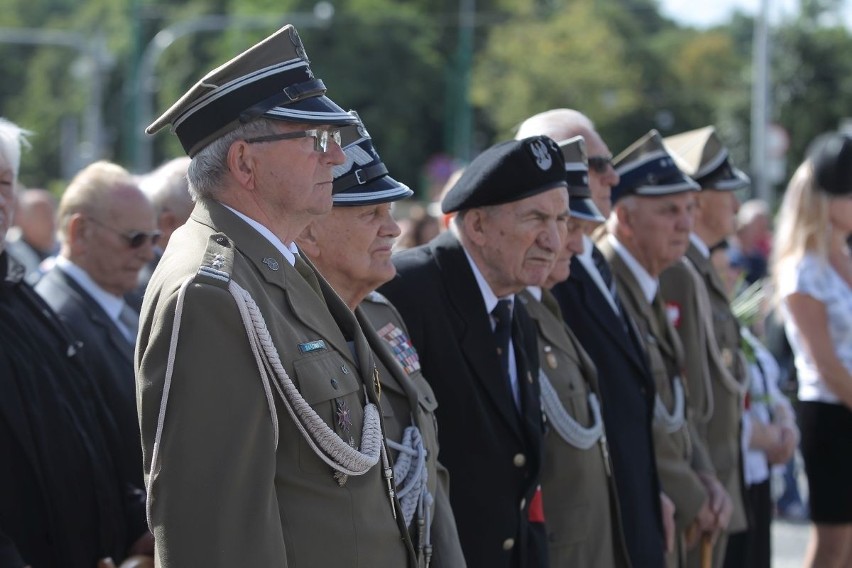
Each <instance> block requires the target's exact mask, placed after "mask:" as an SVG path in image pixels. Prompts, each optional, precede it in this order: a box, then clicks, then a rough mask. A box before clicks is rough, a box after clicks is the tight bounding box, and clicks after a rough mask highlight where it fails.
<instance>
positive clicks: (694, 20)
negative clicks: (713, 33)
mask: <svg viewBox="0 0 852 568" xmlns="http://www.w3.org/2000/svg"><path fill="white" fill-rule="evenodd" d="M659 4H660V8H661V10H662V12H663V13H664V14H666V15H667V16H670V17H672V18H674V19H675V20H678V21H680V22H682V23H684V24H689V25H693V26H696V27H707V26H712V25H714V24H719V23H723V22H726V21H727V20H728V18H729V16H730V14H731V12H733V11H734V10H735V9H739V10H740V11H742V12H745V13H747V14H752V15H753V14H755V13H756V12H757V11H758V9H759V7H760V4H761V2H760V0H713V1H706V0H705V1H702V0H659ZM769 6H770V7H769V16H770V20H771V21H777V20H778V19H780V18H784V17H789V16H791V15H792V14H795V13H796V12H797V11H798V6H799V1H798V0H769ZM843 19H844V21H845V22H846V25H847V27H850V28H852V1H850V0H845V7H844V10H843Z"/></svg>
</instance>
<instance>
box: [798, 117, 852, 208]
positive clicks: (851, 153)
mask: <svg viewBox="0 0 852 568" xmlns="http://www.w3.org/2000/svg"><path fill="white" fill-rule="evenodd" d="M808 154H809V157H810V159H811V161H812V162H813V168H814V177H815V178H816V182H817V185H818V186H819V187H820V188H821V189H822V190H823V191H825V192H826V193H828V194H829V195H849V194H850V193H852V134H849V133H844V132H830V133H825V134H821V135H820V136H818V137H817V138H816V139H815V140H814V141H813V142H812V143H811V145H810V148H809V152H808Z"/></svg>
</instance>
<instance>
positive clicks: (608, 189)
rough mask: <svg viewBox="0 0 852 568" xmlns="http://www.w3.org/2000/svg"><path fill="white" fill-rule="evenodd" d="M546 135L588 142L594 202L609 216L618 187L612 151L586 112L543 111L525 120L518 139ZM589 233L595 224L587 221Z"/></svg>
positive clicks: (568, 110)
mask: <svg viewBox="0 0 852 568" xmlns="http://www.w3.org/2000/svg"><path fill="white" fill-rule="evenodd" d="M537 134H543V135H545V136H549V137H550V138H553V139H554V140H556V141H557V142H562V141H564V140H568V139H569V138H573V137H575V136H582V137H583V139H584V140H585V142H586V153H587V154H588V156H589V189H591V191H592V200H593V201H594V202H595V205H597V206H598V209H600V210H601V213H603V214H604V216H609V212H610V209H611V208H612V204H611V201H610V194H611V193H612V187H613V186H615V185H618V181H619V177H618V174H617V173H616V172H615V169H613V167H612V165H611V164H610V163H609V159H610V158H611V157H612V152H610V151H609V147H607V145H606V143H605V142H604V141H603V139H602V138H601V137H600V134H598V132H597V130H595V125H594V123H593V122H592V121H591V120H590V119H589V117H587V116H586V115H584V114H583V113H581V112H579V111H576V110H573V109H569V108H557V109H551V110H548V111H544V112H540V113H538V114H536V115H533V116H531V117H529V118H528V119H526V120H525V121H523V122H522V123H521V126H520V127H519V128H518V133H517V134H516V135H515V138H517V139H521V138H526V137H528V136H535V135H537ZM584 224H585V225H586V226H587V229H586V232H587V233H588V232H591V230H592V229H594V227H595V223H594V222H584Z"/></svg>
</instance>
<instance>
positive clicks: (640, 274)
mask: <svg viewBox="0 0 852 568" xmlns="http://www.w3.org/2000/svg"><path fill="white" fill-rule="evenodd" d="M607 239H609V243H610V244H611V245H612V248H613V249H615V252H616V254H618V256H620V257H621V259H622V260H623V261H624V264H626V265H627V268H629V269H630V272H632V273H633V277H634V278H636V281H637V282H638V283H639V288H640V289H641V290H642V294H643V295H644V296H645V299H646V300H648V303H649V304H650V303H651V302H653V301H654V296H656V295H657V288H658V287H659V285H660V282H659V281H658V280H657V279H656V278H654V277H653V276H651V275H650V274H648V271H647V270H645V267H643V266H642V265H641V264H639V261H638V260H636V258H635V257H634V256H633V255H632V254H630V251H629V250H627V248H626V247H625V246H624V245H622V244H621V243H620V242H619V241H618V239H616V238H615V235H607Z"/></svg>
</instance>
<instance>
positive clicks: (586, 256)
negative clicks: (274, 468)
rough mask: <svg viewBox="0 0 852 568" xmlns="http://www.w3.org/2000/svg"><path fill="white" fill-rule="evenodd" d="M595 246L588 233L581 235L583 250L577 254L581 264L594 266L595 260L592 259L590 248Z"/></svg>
mask: <svg viewBox="0 0 852 568" xmlns="http://www.w3.org/2000/svg"><path fill="white" fill-rule="evenodd" d="M594 247H595V243H593V242H592V239H591V238H590V237H589V235H585V234H584V235H583V252H581V253H580V254H578V255H577V258H579V259H580V260H581V261H582V262H583V264H585V265H586V266H594V264H595V261H594V260H593V259H592V250H593V249H594Z"/></svg>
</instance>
